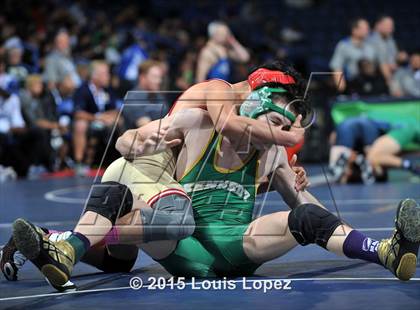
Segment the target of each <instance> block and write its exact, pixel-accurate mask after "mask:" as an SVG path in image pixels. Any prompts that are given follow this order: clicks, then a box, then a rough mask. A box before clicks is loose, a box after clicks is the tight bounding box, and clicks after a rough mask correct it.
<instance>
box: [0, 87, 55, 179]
mask: <svg viewBox="0 0 420 310" xmlns="http://www.w3.org/2000/svg"><path fill="white" fill-rule="evenodd" d="M47 144H48V140H47V139H46V137H45V135H44V134H43V133H42V132H41V131H40V130H38V129H37V128H26V127H25V121H24V119H23V117H22V113H21V106H20V101H19V97H18V96H17V95H14V94H12V95H10V94H9V93H8V92H7V91H5V90H4V89H2V88H0V165H2V166H6V167H7V166H11V167H13V169H14V170H15V171H16V173H17V174H18V175H19V176H21V177H23V176H26V175H27V174H28V171H29V169H30V167H31V168H34V170H37V171H39V168H40V167H41V166H43V167H44V168H43V170H44V169H45V168H47V169H49V170H51V169H52V162H51V157H50V155H51V154H49V152H48V149H46V145H47Z"/></svg>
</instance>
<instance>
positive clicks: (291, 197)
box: [271, 148, 323, 208]
mask: <svg viewBox="0 0 420 310" xmlns="http://www.w3.org/2000/svg"><path fill="white" fill-rule="evenodd" d="M277 151H279V152H281V153H280V159H279V161H278V165H277V168H275V170H274V171H273V172H272V175H271V177H272V183H271V184H272V186H273V187H274V188H275V190H276V191H277V192H278V193H279V194H280V195H281V196H282V197H283V199H284V201H285V202H286V203H287V205H288V206H289V207H290V208H294V207H297V206H299V205H301V204H304V203H312V204H316V205H319V206H320V207H323V206H322V204H321V203H320V202H319V201H318V200H317V199H316V198H315V197H314V196H313V195H312V194H311V193H309V192H308V191H306V190H305V191H296V189H295V178H296V173H295V172H294V171H293V170H292V168H291V167H290V165H289V163H288V161H287V154H286V151H285V149H284V148H278V149H277Z"/></svg>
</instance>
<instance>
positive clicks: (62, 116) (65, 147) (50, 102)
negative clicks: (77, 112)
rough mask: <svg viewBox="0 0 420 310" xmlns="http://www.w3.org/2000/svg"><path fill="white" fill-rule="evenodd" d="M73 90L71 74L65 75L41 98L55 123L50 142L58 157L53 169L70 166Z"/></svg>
mask: <svg viewBox="0 0 420 310" xmlns="http://www.w3.org/2000/svg"><path fill="white" fill-rule="evenodd" d="M74 90H75V85H74V82H73V80H72V78H71V76H69V75H68V76H66V77H64V79H63V80H62V81H61V82H59V83H58V85H57V88H54V89H52V90H50V91H49V93H47V94H46V95H45V97H44V98H43V100H44V106H45V108H46V110H47V111H49V113H50V118H51V119H53V120H54V122H55V123H56V128H54V129H53V130H52V137H51V138H52V139H51V144H52V146H53V148H54V149H55V150H56V152H57V155H58V158H57V160H56V162H55V169H56V170H58V169H62V168H68V167H72V166H73V163H72V160H71V159H70V157H69V150H70V146H71V124H72V118H73V113H74V102H73V94H74Z"/></svg>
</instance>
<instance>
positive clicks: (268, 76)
mask: <svg viewBox="0 0 420 310" xmlns="http://www.w3.org/2000/svg"><path fill="white" fill-rule="evenodd" d="M248 83H249V85H251V89H252V90H254V89H255V88H257V87H258V86H260V85H262V84H265V83H280V84H285V85H286V84H295V83H296V81H295V79H294V78H293V77H292V76H290V75H287V74H285V73H283V72H281V71H274V70H268V69H265V68H259V69H258V70H255V71H254V72H252V73H251V74H250V75H249V76H248Z"/></svg>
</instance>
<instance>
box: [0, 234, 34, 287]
mask: <svg viewBox="0 0 420 310" xmlns="http://www.w3.org/2000/svg"><path fill="white" fill-rule="evenodd" d="M26 260H27V259H26V257H25V256H23V255H22V253H20V252H19V251H18V249H17V248H16V244H15V241H14V240H13V238H10V239H9V241H8V242H7V243H6V245H5V246H4V247H3V248H2V249H1V251H0V269H1V271H2V272H3V274H4V277H5V278H6V279H7V280H9V281H17V279H18V277H17V275H18V271H19V269H20V268H22V266H23V265H24V264H25V262H26Z"/></svg>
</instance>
